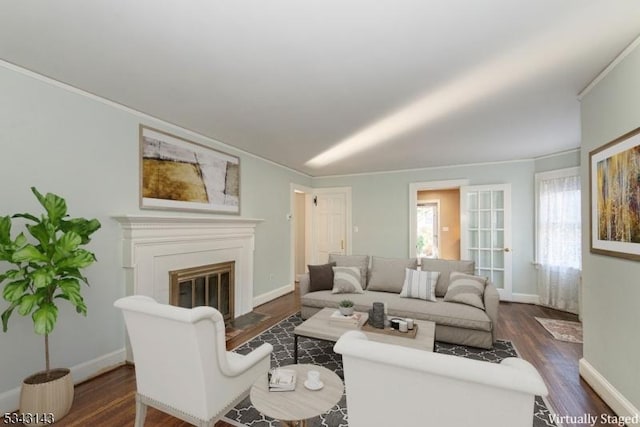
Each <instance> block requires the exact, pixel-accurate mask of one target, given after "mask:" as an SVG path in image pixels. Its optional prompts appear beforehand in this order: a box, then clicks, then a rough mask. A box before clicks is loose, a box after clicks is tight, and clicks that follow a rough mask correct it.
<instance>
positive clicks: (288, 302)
mask: <svg viewBox="0 0 640 427" xmlns="http://www.w3.org/2000/svg"><path fill="white" fill-rule="evenodd" d="M299 309H300V306H299V298H298V296H297V294H296V293H292V294H288V295H285V296H283V297H281V298H278V299H276V300H274V301H271V302H269V303H266V304H264V305H262V306H260V307H256V309H255V312H258V313H261V314H265V315H267V317H266V318H265V319H264V320H262V321H260V322H259V323H258V324H256V325H252V326H250V327H248V328H247V329H245V330H243V331H242V332H241V333H239V334H237V335H235V336H234V337H233V338H231V339H230V340H229V341H228V342H227V346H228V348H234V347H236V346H238V345H240V344H242V343H244V342H245V341H247V340H248V339H250V338H252V337H253V336H255V335H258V334H259V333H261V332H262V331H264V330H266V329H268V328H269V327H271V326H273V325H275V324H276V323H278V322H279V321H280V320H282V319H285V318H287V317H288V316H290V315H291V314H293V313H296V312H297V311H299ZM535 316H538V317H549V318H555V319H565V320H576V316H573V315H570V314H567V313H563V312H560V311H555V310H551V309H548V308H544V307H538V306H534V305H526V304H514V303H501V304H500V320H499V325H498V337H499V338H502V339H507V340H511V341H512V342H513V343H514V344H515V346H516V348H517V349H518V351H519V353H520V355H521V356H522V357H523V358H524V359H526V360H528V361H529V362H531V363H532V364H534V365H535V366H536V368H537V369H538V370H539V372H540V373H541V375H542V376H543V377H544V379H545V381H546V383H547V386H548V388H549V391H550V394H549V397H548V401H549V402H550V404H551V405H552V407H553V409H554V410H555V411H556V412H557V413H558V414H559V415H573V416H579V415H583V414H593V415H596V416H597V417H599V416H600V414H602V413H605V414H613V413H612V412H611V409H610V408H609V407H608V406H607V405H606V404H605V403H604V402H603V401H602V400H601V399H600V398H599V397H598V396H597V395H596V394H595V393H594V392H593V390H591V388H590V387H589V386H588V385H587V384H586V383H585V382H584V381H582V380H581V379H580V376H579V375H578V360H579V358H580V357H582V345H581V344H571V343H566V342H562V341H557V340H555V339H553V338H552V337H551V336H550V335H549V334H548V333H547V332H546V331H545V330H544V329H543V328H542V326H540V325H539V324H538V322H537V321H536V320H535V319H534V317H535ZM135 388H136V385H135V371H134V368H133V367H132V366H129V365H125V366H122V367H119V368H117V369H114V370H112V371H110V372H107V373H105V374H102V375H100V376H98V377H96V378H93V379H91V380H89V381H87V382H84V383H82V384H79V385H77V386H76V395H75V396H76V397H75V400H74V404H73V407H72V408H71V412H70V413H69V414H68V415H67V416H66V417H65V418H64V419H62V420H60V422H59V423H57V425H60V426H132V425H133V422H134V419H135ZM145 425H146V426H175V427H178V426H180V427H183V426H184V427H186V426H188V425H189V424H187V423H184V422H182V421H180V420H178V419H176V418H173V417H171V416H169V415H166V414H164V413H161V412H159V411H156V410H154V409H152V408H149V411H148V413H147V419H146V423H145ZM572 425H576V426H578V425H580V424H570V423H566V424H565V426H566V427H569V426H572ZM596 425H600V424H596ZM216 427H232V426H230V425H229V424H227V423H224V422H219V423H217V424H216Z"/></svg>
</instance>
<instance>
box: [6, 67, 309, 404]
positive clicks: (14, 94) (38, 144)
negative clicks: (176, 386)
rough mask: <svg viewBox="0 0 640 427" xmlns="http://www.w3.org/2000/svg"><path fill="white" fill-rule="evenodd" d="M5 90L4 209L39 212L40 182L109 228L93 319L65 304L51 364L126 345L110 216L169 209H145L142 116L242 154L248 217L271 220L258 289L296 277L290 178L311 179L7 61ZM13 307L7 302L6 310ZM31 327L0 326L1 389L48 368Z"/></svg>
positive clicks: (115, 230)
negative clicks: (141, 199) (1, 329)
mask: <svg viewBox="0 0 640 427" xmlns="http://www.w3.org/2000/svg"><path fill="white" fill-rule="evenodd" d="M0 93H1V94H2V96H1V97H0V147H1V157H0V182H1V183H2V184H1V185H0V200H2V202H1V203H0V215H7V214H10V213H14V212H20V211H31V212H37V211H38V209H39V208H38V205H37V202H36V200H35V198H34V197H33V196H32V194H31V192H30V190H29V187H30V186H36V187H37V188H38V189H39V190H40V191H42V192H54V193H57V194H60V195H61V196H63V197H65V198H66V199H67V202H68V205H69V207H70V214H71V215H73V216H86V217H95V218H98V219H99V220H100V221H101V222H102V225H103V227H102V229H101V230H100V231H98V232H97V233H96V235H95V237H94V239H93V241H92V243H91V246H90V249H91V250H93V251H94V252H95V253H96V255H97V257H98V262H97V263H96V264H95V265H93V266H92V267H90V268H89V269H88V271H87V276H88V278H89V281H90V283H91V287H89V288H85V289H84V295H85V298H86V302H87V306H88V315H87V318H86V319H85V318H81V317H79V316H78V315H77V314H76V313H75V311H73V310H72V309H71V308H70V307H68V306H67V305H65V304H61V305H60V308H61V310H60V315H59V320H58V325H57V327H56V330H55V331H54V332H53V334H52V335H51V339H50V342H51V351H52V352H51V355H52V364H53V365H55V366H59V367H71V366H74V365H78V364H80V363H83V362H87V361H90V360H92V359H94V358H97V357H99V356H102V355H105V354H108V353H111V352H113V351H116V350H119V349H121V348H122V347H124V345H125V340H124V333H125V332H124V325H123V323H122V320H121V314H120V313H118V312H116V311H115V309H114V308H113V302H114V301H115V300H116V299H117V298H119V297H121V296H123V295H124V273H123V269H122V259H121V249H120V246H121V245H120V236H121V234H120V228H119V225H118V224H117V223H116V222H115V221H114V220H112V219H111V217H112V216H113V215H117V214H147V215H161V214H162V213H161V212H153V211H140V210H139V208H138V124H139V123H143V124H146V125H150V126H153V127H156V128H159V129H163V130H166V131H168V132H171V133H174V134H176V135H179V136H182V137H185V138H187V139H191V140H197V141H198V142H201V143H203V144H209V145H211V146H214V147H217V148H219V149H221V150H223V151H226V152H230V153H233V154H237V155H239V156H240V157H241V183H242V190H241V192H242V194H241V197H242V199H241V204H242V205H241V206H242V216H244V217H252V218H262V219H264V220H265V221H264V222H262V223H261V224H260V225H258V227H257V231H256V252H255V284H254V296H258V295H261V294H263V293H266V292H268V291H271V290H274V289H277V288H279V287H282V286H285V285H288V284H289V269H290V259H289V258H290V256H289V233H290V231H289V222H288V221H287V220H286V214H287V213H288V211H289V185H290V183H291V182H295V183H298V184H301V185H306V186H309V185H310V183H311V180H310V178H308V177H306V176H304V175H300V174H298V173H294V172H291V171H289V170H287V169H284V168H282V167H279V166H275V165H273V164H271V163H269V162H266V161H264V160H261V159H258V158H255V157H253V156H249V155H245V154H243V153H238V152H235V151H234V150H232V149H231V148H229V147H226V146H223V145H220V144H217V143H215V142H213V141H211V140H207V139H205V138H198V137H194V136H193V135H190V134H187V133H185V132H182V131H180V129H176V128H174V127H172V126H170V125H168V124H166V123H163V122H158V121H154V120H151V119H149V118H145V117H144V116H139V115H136V114H134V113H132V112H128V111H126V110H123V109H121V108H116V107H113V106H111V105H107V104H105V103H102V102H99V101H97V100H95V99H92V98H91V97H87V96H83V95H79V94H77V93H74V92H73V91H69V90H66V89H62V88H60V87H57V86H55V85H53V84H51V83H49V82H44V81H41V80H38V79H36V78H33V77H31V76H27V75H24V74H21V73H18V72H15V71H13V70H10V69H8V68H4V67H2V66H0ZM165 214H166V213H165ZM169 214H171V215H180V214H182V213H179V212H170V213H169ZM0 269H2V270H4V269H6V265H3V264H0ZM5 307H6V303H5V302H4V301H0V311H4V308H5ZM32 328H33V326H32V322H31V319H29V318H23V317H20V316H19V315H17V314H15V313H14V317H13V318H12V319H11V320H10V323H9V331H8V333H6V334H3V333H0V348H1V349H2V350H1V361H2V363H0V396H1V395H2V393H3V392H5V391H8V390H11V389H14V388H16V387H18V386H19V385H20V383H21V381H22V379H23V378H24V377H26V376H28V375H30V374H31V373H34V372H36V371H38V370H41V369H43V367H44V355H43V353H44V352H43V339H42V338H41V337H39V336H36V335H35V334H34V333H33V332H32ZM10 409H15V408H10Z"/></svg>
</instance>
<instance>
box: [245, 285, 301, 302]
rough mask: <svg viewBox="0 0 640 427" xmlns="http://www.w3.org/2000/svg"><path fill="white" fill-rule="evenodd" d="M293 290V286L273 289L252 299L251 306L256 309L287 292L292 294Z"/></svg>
mask: <svg viewBox="0 0 640 427" xmlns="http://www.w3.org/2000/svg"><path fill="white" fill-rule="evenodd" d="M293 290H294V285H284V286H282V287H280V288H277V289H274V290H272V291H269V292H267V293H264V294H262V295H258V296H257V297H253V306H254V307H257V306H259V305H262V304H264V303H266V302H269V301H271V300H274V299H276V298H279V297H281V296H282V295H286V294H288V293H289V292H293Z"/></svg>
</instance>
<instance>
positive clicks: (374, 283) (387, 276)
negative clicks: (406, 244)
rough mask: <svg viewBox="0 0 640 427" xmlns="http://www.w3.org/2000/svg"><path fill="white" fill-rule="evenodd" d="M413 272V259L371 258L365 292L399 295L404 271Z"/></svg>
mask: <svg viewBox="0 0 640 427" xmlns="http://www.w3.org/2000/svg"><path fill="white" fill-rule="evenodd" d="M407 268H410V269H413V270H415V268H416V259H415V258H409V259H407V258H381V257H375V256H374V257H373V259H372V262H371V275H370V277H369V283H368V284H367V290H370V291H382V292H393V293H396V294H399V293H400V291H401V290H402V285H404V275H405V269H407Z"/></svg>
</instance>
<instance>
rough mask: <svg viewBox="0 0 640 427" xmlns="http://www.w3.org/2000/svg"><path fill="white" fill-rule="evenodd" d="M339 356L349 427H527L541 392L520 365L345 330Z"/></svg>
mask: <svg viewBox="0 0 640 427" xmlns="http://www.w3.org/2000/svg"><path fill="white" fill-rule="evenodd" d="M334 350H335V351H336V353H340V354H342V361H343V364H344V380H345V386H346V390H347V408H348V413H349V427H372V426H390V425H396V426H426V425H429V426H449V427H467V426H474V427H522V426H528V427H531V426H532V425H533V400H534V396H535V395H542V396H546V395H547V387H546V386H545V384H544V381H543V380H542V378H541V377H540V375H539V374H538V371H536V369H535V368H534V367H533V366H532V365H531V364H530V363H528V362H527V361H525V360H522V359H518V358H508V359H505V360H503V361H502V362H501V363H499V364H497V363H490V362H483V361H478V360H472V359H465V358H463V357H457V356H451V355H446V354H438V353H431V352H427V351H422V350H416V349H411V348H407V347H400V346H396V345H391V344H383V343H378V342H373V341H369V340H368V339H367V337H366V336H365V335H364V334H363V333H361V332H359V331H349V332H347V333H345V334H344V335H343V336H342V337H341V338H340V339H339V340H338V342H337V343H336V345H335V346H334Z"/></svg>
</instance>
